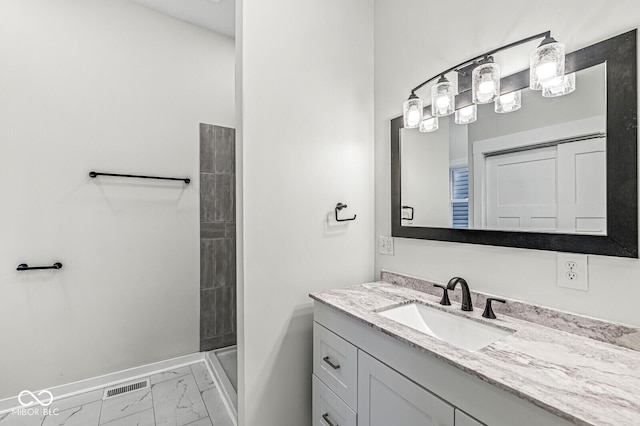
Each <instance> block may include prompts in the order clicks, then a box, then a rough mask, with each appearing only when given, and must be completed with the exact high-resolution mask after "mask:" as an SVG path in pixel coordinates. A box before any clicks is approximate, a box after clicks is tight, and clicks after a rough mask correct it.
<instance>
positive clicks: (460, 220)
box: [450, 167, 469, 228]
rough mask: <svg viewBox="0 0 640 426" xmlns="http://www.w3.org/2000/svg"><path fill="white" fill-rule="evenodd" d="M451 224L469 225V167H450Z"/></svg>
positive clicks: (455, 225) (456, 226) (463, 226)
mask: <svg viewBox="0 0 640 426" xmlns="http://www.w3.org/2000/svg"><path fill="white" fill-rule="evenodd" d="M450 177H451V226H452V227H453V228H468V227H469V168H468V167H459V168H452V169H451V173H450Z"/></svg>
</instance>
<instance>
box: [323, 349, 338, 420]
mask: <svg viewBox="0 0 640 426" xmlns="http://www.w3.org/2000/svg"><path fill="white" fill-rule="evenodd" d="M322 360H323V361H324V362H326V363H327V364H329V365H330V366H331V368H333V369H334V370H337V369H338V368H340V364H334V363H332V362H331V359H329V357H328V356H325V357H324V358H322ZM336 426H338V425H336Z"/></svg>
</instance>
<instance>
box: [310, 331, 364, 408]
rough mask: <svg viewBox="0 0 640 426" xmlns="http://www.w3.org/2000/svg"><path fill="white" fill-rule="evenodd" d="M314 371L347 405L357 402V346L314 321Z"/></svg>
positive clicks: (352, 406)
mask: <svg viewBox="0 0 640 426" xmlns="http://www.w3.org/2000/svg"><path fill="white" fill-rule="evenodd" d="M313 373H314V374H315V375H316V376H317V377H318V378H319V379H320V380H322V382H323V383H324V384H325V385H327V387H328V388H329V389H331V390H332V391H333V392H334V393H335V394H336V395H338V396H339V397H340V398H341V399H342V400H343V401H344V402H346V403H347V405H348V406H349V407H351V408H352V409H355V407H357V405H358V349H357V348H356V347H355V346H353V345H352V344H351V343H349V342H347V341H346V340H344V339H343V338H341V337H339V336H338V335H337V334H334V333H332V332H330V331H329V330H327V329H326V328H324V327H323V326H321V325H320V324H318V323H317V322H314V323H313Z"/></svg>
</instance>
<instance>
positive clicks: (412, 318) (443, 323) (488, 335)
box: [378, 303, 514, 352]
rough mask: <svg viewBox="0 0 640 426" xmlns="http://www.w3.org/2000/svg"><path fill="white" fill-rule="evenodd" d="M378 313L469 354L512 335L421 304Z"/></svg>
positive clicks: (506, 331)
mask: <svg viewBox="0 0 640 426" xmlns="http://www.w3.org/2000/svg"><path fill="white" fill-rule="evenodd" d="M378 314H380V315H382V316H383V317H387V318H389V319H392V320H394V321H397V322H399V323H400V324H404V325H406V326H407V327H411V328H413V329H416V330H418V331H421V332H423V333H426V334H428V335H430V336H433V337H436V338H438V339H440V340H444V341H445V342H448V343H450V344H452V345H454V346H457V347H459V348H462V349H466V350H468V351H469V352H475V351H477V350H480V349H482V348H484V347H485V346H487V345H490V344H492V343H494V342H496V341H498V340H500V339H501V338H503V337H505V336H509V335H511V334H513V333H514V331H512V330H505V329H502V328H498V327H493V326H490V325H486V324H483V323H480V322H478V321H474V320H472V319H469V318H465V317H462V316H458V315H454V314H450V313H447V312H444V311H441V310H440V309H436V308H431V307H429V306H427V305H424V304H422V303H411V304H407V305H402V306H397V307H395V308H390V309H387V310H384V311H380V312H378Z"/></svg>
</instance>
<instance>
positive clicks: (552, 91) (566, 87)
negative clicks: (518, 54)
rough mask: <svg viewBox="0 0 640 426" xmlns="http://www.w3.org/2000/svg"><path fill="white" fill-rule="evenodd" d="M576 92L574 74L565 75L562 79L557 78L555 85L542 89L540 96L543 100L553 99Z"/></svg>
mask: <svg viewBox="0 0 640 426" xmlns="http://www.w3.org/2000/svg"><path fill="white" fill-rule="evenodd" d="M574 90H576V73H574V72H573V73H571V74H566V75H565V76H564V77H562V78H558V80H557V81H556V82H555V84H548V85H546V86H544V87H543V88H542V96H544V97H545V98H553V97H556V96H564V95H568V94H569V93H571V92H573V91H574Z"/></svg>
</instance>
